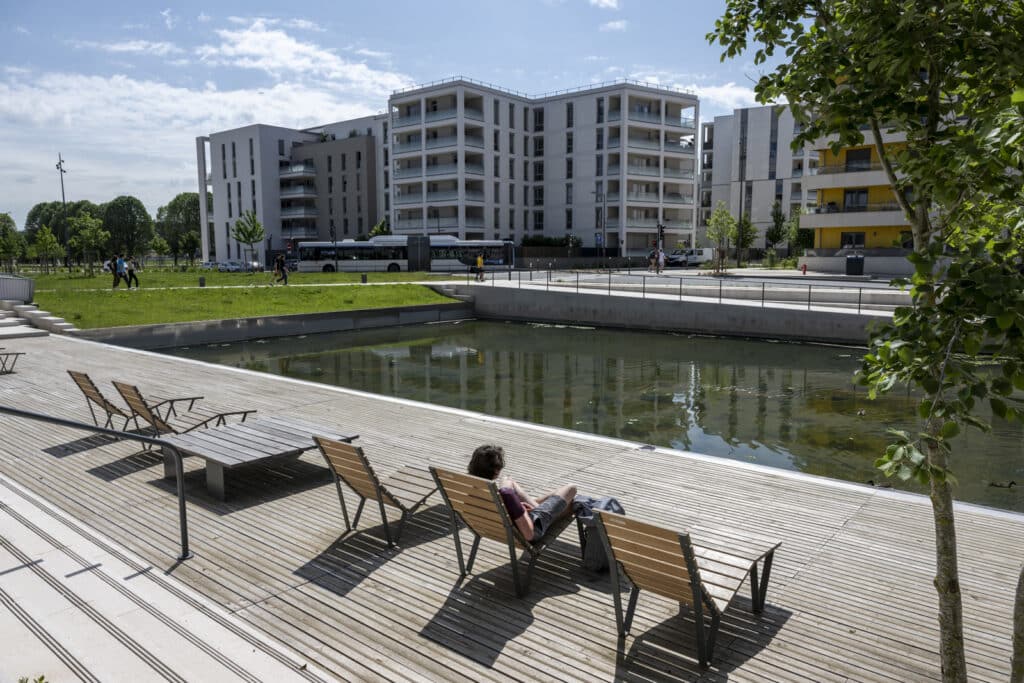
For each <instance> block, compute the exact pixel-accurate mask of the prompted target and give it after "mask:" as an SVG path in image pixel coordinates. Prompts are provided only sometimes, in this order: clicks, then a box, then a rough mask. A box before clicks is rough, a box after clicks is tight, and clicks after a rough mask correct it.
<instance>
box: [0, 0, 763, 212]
mask: <svg viewBox="0 0 1024 683" xmlns="http://www.w3.org/2000/svg"><path fill="white" fill-rule="evenodd" d="M723 8H724V0H708V1H699V0H519V1H518V2H499V1H498V0H476V1H466V0H434V2H425V1H423V0H419V1H415V2H413V1H407V0H386V1H377V2H354V1H351V0H340V1H335V2H321V1H319V0H308V1H307V2H304V3H297V4H292V5H291V8H290V9H287V10H283V9H281V5H280V4H275V3H264V2H260V1H259V0H257V1H255V2H249V1H246V2H234V1H232V2H220V3H216V4H209V3H203V4H200V3H179V4H174V5H168V4H164V3H158V4H152V3H148V2H135V3H122V2H78V3H70V2H67V3H48V2H34V3H28V2H24V3H6V4H5V6H4V8H3V9H2V10H0V16H2V19H3V20H2V21H0V149H3V150H4V152H5V153H4V160H3V163H2V164H0V188H2V190H0V212H7V213H10V214H11V215H12V216H13V217H14V220H15V222H16V223H17V224H18V226H19V227H21V226H22V223H23V222H24V219H25V216H26V214H27V213H28V211H29V209H30V208H31V207H32V206H33V205H34V204H35V203H37V202H41V201H52V200H56V199H60V185H59V179H58V176H57V171H56V169H55V164H56V162H57V154H58V153H61V154H63V156H64V159H65V166H66V168H67V170H68V173H67V174H66V175H65V187H66V192H67V199H68V201H75V200H79V199H89V200H92V201H95V202H103V201H108V200H110V199H112V198H114V197H116V196H118V195H121V194H131V195H135V196H137V197H139V198H140V199H141V200H142V201H143V203H145V204H146V207H147V208H148V209H149V210H150V212H151V213H153V214H154V215H155V213H156V209H157V207H158V206H160V205H162V204H166V203H167V202H168V201H170V199H171V198H172V197H174V195H175V194H177V193H178V192H183V191H195V190H196V171H195V142H194V140H195V138H196V136H198V135H205V134H207V133H211V132H214V131H218V130H224V129H227V128H234V127H237V126H242V125H246V124H249V123H255V122H259V123H268V124H276V125H282V126H288V127H306V126H312V125H316V124H320V123H327V122H331V121H339V120H343V119H346V118H352V117H357V116H365V115H368V114H373V113H376V112H379V111H383V110H384V108H385V107H386V104H387V98H388V95H389V94H390V93H391V91H392V90H394V89H396V88H402V87H406V86H409V85H414V84H418V83H425V82H428V81H432V80H437V79H440V78H447V77H450V76H455V75H462V76H467V77H470V78H474V79H477V80H481V81H485V82H489V83H493V84H495V85H498V86H500V87H503V88H507V89H512V90H517V91H520V92H524V93H527V94H529V95H538V94H541V93H545V92H550V91H553V90H559V89H562V88H569V87H575V86H580V85H587V84H591V83H598V82H603V81H608V80H614V79H617V78H633V79H638V80H643V81H648V82H652V83H659V84H662V85H669V86H675V87H682V88H686V89H689V90H693V91H694V92H696V93H697V94H698V95H700V97H701V115H702V118H703V119H705V120H707V119H708V118H709V117H713V116H715V115H717V114H723V113H728V112H729V111H731V110H732V109H733V108H735V107H740V106H749V105H752V104H754V100H753V82H754V79H755V78H756V76H757V69H756V68H755V67H754V66H753V64H752V63H751V61H750V60H749V59H747V58H743V59H739V60H733V61H729V62H725V63H720V62H719V54H720V50H719V49H718V48H716V47H712V46H710V45H708V44H707V42H706V40H705V39H704V35H705V34H706V33H707V32H708V31H710V30H711V28H712V27H713V25H714V20H715V18H716V17H717V16H718V15H719V14H720V13H721V12H722V10H723Z"/></svg>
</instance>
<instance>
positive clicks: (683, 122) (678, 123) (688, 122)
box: [665, 116, 711, 149]
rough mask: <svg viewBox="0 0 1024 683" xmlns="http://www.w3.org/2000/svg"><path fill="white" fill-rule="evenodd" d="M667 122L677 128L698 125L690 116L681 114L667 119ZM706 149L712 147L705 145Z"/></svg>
mask: <svg viewBox="0 0 1024 683" xmlns="http://www.w3.org/2000/svg"><path fill="white" fill-rule="evenodd" d="M665 123H666V125H669V126H675V127H676V128H693V127H694V125H696V121H694V120H693V119H692V118H690V117H688V116H681V117H679V118H678V119H671V118H670V119H666V120H665ZM704 149H711V147H709V146H707V145H705V147H704Z"/></svg>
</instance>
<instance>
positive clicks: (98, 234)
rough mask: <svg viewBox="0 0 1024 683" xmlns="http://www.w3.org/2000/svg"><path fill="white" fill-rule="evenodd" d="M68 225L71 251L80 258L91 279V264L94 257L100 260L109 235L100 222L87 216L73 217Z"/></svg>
mask: <svg viewBox="0 0 1024 683" xmlns="http://www.w3.org/2000/svg"><path fill="white" fill-rule="evenodd" d="M68 223H69V227H70V228H71V231H72V233H73V235H74V237H72V238H71V245H70V246H71V249H72V250H73V252H74V253H77V254H80V255H81V256H82V260H83V261H85V263H86V268H88V270H89V275H90V277H91V276H92V264H93V262H94V261H95V260H96V257H99V258H100V260H102V258H103V253H104V252H103V249H104V247H105V246H106V244H107V242H109V241H110V233H109V232H107V231H106V230H104V229H103V221H102V220H100V219H99V218H93V217H92V216H90V215H89V214H83V215H81V216H75V217H74V218H71V219H70V220H69V221H68Z"/></svg>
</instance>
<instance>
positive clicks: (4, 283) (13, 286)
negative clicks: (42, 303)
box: [0, 275, 36, 303]
mask: <svg viewBox="0 0 1024 683" xmlns="http://www.w3.org/2000/svg"><path fill="white" fill-rule="evenodd" d="M35 292H36V281H35V280H32V279H31V278H27V277H18V276H17V275H0V299H13V300H15V301H23V302H25V303H29V302H31V301H32V299H33V297H34V296H35Z"/></svg>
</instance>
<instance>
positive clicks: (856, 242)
mask: <svg viewBox="0 0 1024 683" xmlns="http://www.w3.org/2000/svg"><path fill="white" fill-rule="evenodd" d="M839 242H840V244H841V245H842V248H843V249H863V248H864V233H863V232H843V233H840V234H839Z"/></svg>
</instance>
